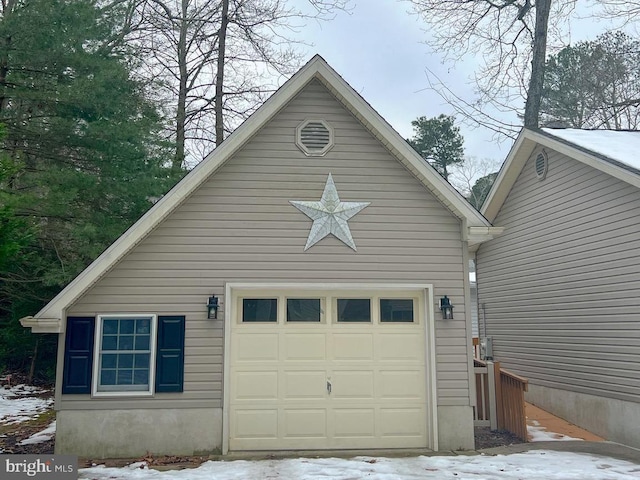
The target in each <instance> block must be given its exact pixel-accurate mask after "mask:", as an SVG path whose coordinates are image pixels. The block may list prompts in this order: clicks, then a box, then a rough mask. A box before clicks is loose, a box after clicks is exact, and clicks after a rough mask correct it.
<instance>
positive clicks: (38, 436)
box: [19, 420, 56, 445]
mask: <svg viewBox="0 0 640 480" xmlns="http://www.w3.org/2000/svg"><path fill="white" fill-rule="evenodd" d="M55 434H56V422H55V420H54V421H53V422H51V424H50V425H49V426H48V427H47V428H45V429H44V430H42V431H41V432H38V433H34V434H33V435H31V436H30V437H29V438H25V439H24V440H22V441H21V442H20V443H19V445H33V444H35V443H44V442H48V441H49V440H51V439H52V438H53V436H54V435H55Z"/></svg>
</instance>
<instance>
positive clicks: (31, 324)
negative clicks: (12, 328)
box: [20, 317, 63, 333]
mask: <svg viewBox="0 0 640 480" xmlns="http://www.w3.org/2000/svg"><path fill="white" fill-rule="evenodd" d="M20 325H22V326H23V327H24V328H30V329H31V333H63V329H62V321H61V319H59V318H35V317H23V318H21V319H20Z"/></svg>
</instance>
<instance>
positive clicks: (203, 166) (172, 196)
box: [35, 57, 320, 319]
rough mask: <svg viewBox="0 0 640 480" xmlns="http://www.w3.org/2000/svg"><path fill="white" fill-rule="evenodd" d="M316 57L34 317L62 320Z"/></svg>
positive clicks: (289, 93) (265, 116)
mask: <svg viewBox="0 0 640 480" xmlns="http://www.w3.org/2000/svg"><path fill="white" fill-rule="evenodd" d="M319 60H320V58H319V57H317V58H314V59H313V60H312V61H310V62H309V63H308V64H307V65H306V66H305V67H303V68H302V69H301V70H300V71H299V72H298V73H297V74H295V75H294V76H293V77H291V79H290V80H289V81H288V82H287V83H286V84H285V85H284V86H283V87H282V88H280V90H278V91H277V92H276V93H275V94H273V95H272V96H271V97H270V98H269V99H268V100H267V101H266V102H265V103H264V104H263V105H262V106H261V107H260V108H259V109H258V110H257V111H256V112H255V113H254V114H253V115H252V116H251V117H249V119H247V120H246V121H245V122H244V123H243V124H242V125H241V126H240V127H238V128H237V129H236V130H235V131H234V132H233V133H232V134H231V135H229V137H228V138H227V139H226V140H225V141H224V142H223V143H222V144H221V145H220V146H218V147H216V149H215V150H214V151H213V152H211V153H210V154H209V155H207V157H206V158H205V159H204V160H203V161H202V162H200V163H199V164H198V165H197V166H196V167H195V168H194V169H193V170H191V172H189V174H188V175H186V176H185V177H184V178H183V179H182V180H181V181H180V182H178V183H177V184H176V185H175V186H174V187H173V188H172V189H171V190H170V191H169V192H168V193H167V194H166V195H165V196H164V197H162V198H161V199H160V200H159V201H158V202H157V203H156V204H155V205H154V206H153V207H151V209H150V210H149V211H147V213H145V214H144V215H143V216H142V217H141V218H140V220H138V221H137V222H136V223H134V224H133V225H132V226H131V227H130V228H129V229H128V230H127V231H126V232H125V233H124V234H123V235H122V236H121V237H120V238H118V239H117V240H116V241H115V242H114V243H113V244H111V246H110V247H109V248H107V249H106V250H105V251H104V252H103V253H102V254H101V255H100V256H99V257H98V258H97V259H96V260H94V261H93V263H91V264H90V265H89V266H88V267H87V268H86V269H85V270H83V271H82V272H81V273H80V274H79V275H78V276H77V277H76V278H75V279H74V280H73V281H72V282H71V283H70V284H69V285H67V287H66V288H64V289H63V290H62V291H61V292H60V293H59V294H58V295H57V296H56V297H54V298H53V299H52V300H51V301H50V302H49V303H48V304H47V305H46V306H45V307H44V308H42V310H40V311H39V312H38V313H37V314H36V315H35V317H36V318H41V317H50V318H59V319H61V318H62V315H63V310H64V309H65V308H66V307H67V306H68V305H70V304H71V303H73V302H74V301H75V300H77V299H78V298H79V297H80V296H81V295H82V294H83V293H84V292H85V291H86V290H87V289H88V288H89V287H91V286H92V285H93V284H94V283H95V282H96V281H97V280H98V279H99V278H100V277H101V276H102V275H104V273H106V272H107V271H109V270H110V269H111V268H112V267H113V266H114V265H115V264H116V263H117V262H118V261H119V260H120V259H121V258H122V257H124V255H126V253H127V252H129V250H131V249H132V248H133V247H134V246H135V245H137V244H138V243H139V242H140V241H141V240H142V239H144V238H145V237H146V236H147V234H148V233H149V232H150V231H151V230H153V229H154V228H155V227H156V225H158V224H159V223H160V222H161V221H162V220H164V219H165V218H166V217H167V216H168V215H169V214H170V213H171V212H172V211H173V210H175V209H176V208H177V207H178V206H179V205H180V204H181V203H182V202H183V200H184V199H186V198H187V197H188V196H189V195H190V194H191V193H192V192H193V191H194V190H196V189H197V188H198V187H199V186H200V185H201V184H202V183H204V182H205V181H206V180H207V179H208V178H209V177H210V176H211V174H212V173H214V172H215V171H216V170H217V169H218V168H220V166H222V165H223V164H224V162H225V161H226V160H227V159H228V158H230V157H231V156H232V155H233V154H234V153H235V152H236V151H237V150H238V149H239V148H240V147H241V146H243V145H244V144H245V143H246V142H247V141H248V140H249V138H250V137H251V136H253V134H254V133H256V132H257V131H258V130H259V129H260V128H261V127H262V126H263V125H264V124H265V123H266V122H267V121H269V119H271V117H272V116H273V115H275V113H277V112H278V111H279V110H280V108H282V106H284V105H285V104H286V103H287V102H288V101H289V100H290V99H291V98H293V96H295V95H296V94H297V93H298V91H299V90H300V89H301V88H302V87H303V86H304V85H306V83H307V82H308V81H309V80H310V79H311V78H312V77H313V75H314V74H315V71H316V68H315V67H316V64H317V63H318V61H319Z"/></svg>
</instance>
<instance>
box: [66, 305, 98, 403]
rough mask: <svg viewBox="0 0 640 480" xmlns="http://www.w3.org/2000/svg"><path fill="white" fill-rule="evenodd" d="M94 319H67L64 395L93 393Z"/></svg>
mask: <svg viewBox="0 0 640 480" xmlns="http://www.w3.org/2000/svg"><path fill="white" fill-rule="evenodd" d="M95 324H96V320H95V318H93V317H67V332H66V335H65V343H64V370H63V374H62V393H91V373H92V370H93V341H94V329H95Z"/></svg>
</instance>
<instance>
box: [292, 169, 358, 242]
mask: <svg viewBox="0 0 640 480" xmlns="http://www.w3.org/2000/svg"><path fill="white" fill-rule="evenodd" d="M289 203H291V205H293V206H294V207H296V208H297V209H298V210H300V211H301V212H302V213H304V214H305V215H306V216H307V217H309V218H310V219H311V220H313V225H312V226H311V231H310V232H309V238H307V244H306V245H305V247H304V249H305V251H306V250H308V249H309V248H311V247H312V246H314V245H315V244H316V243H318V242H319V241H320V240H322V239H323V238H324V237H326V236H328V235H333V236H335V237H336V238H337V239H339V240H341V241H342V242H344V243H345V244H347V245H348V246H350V247H351V248H353V249H354V250H356V244H355V242H354V241H353V237H351V230H349V224H348V223H347V220H349V219H350V218H351V217H353V216H354V215H356V214H357V213H359V212H360V211H361V210H362V209H363V208H365V207H367V206H368V205H370V202H341V201H340V198H339V197H338V191H337V190H336V186H335V184H334V183H333V177H332V176H331V174H329V177H328V178H327V183H326V184H325V186H324V191H323V192H322V198H320V201H318V202H303V201H298V200H291V201H290V202H289Z"/></svg>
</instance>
